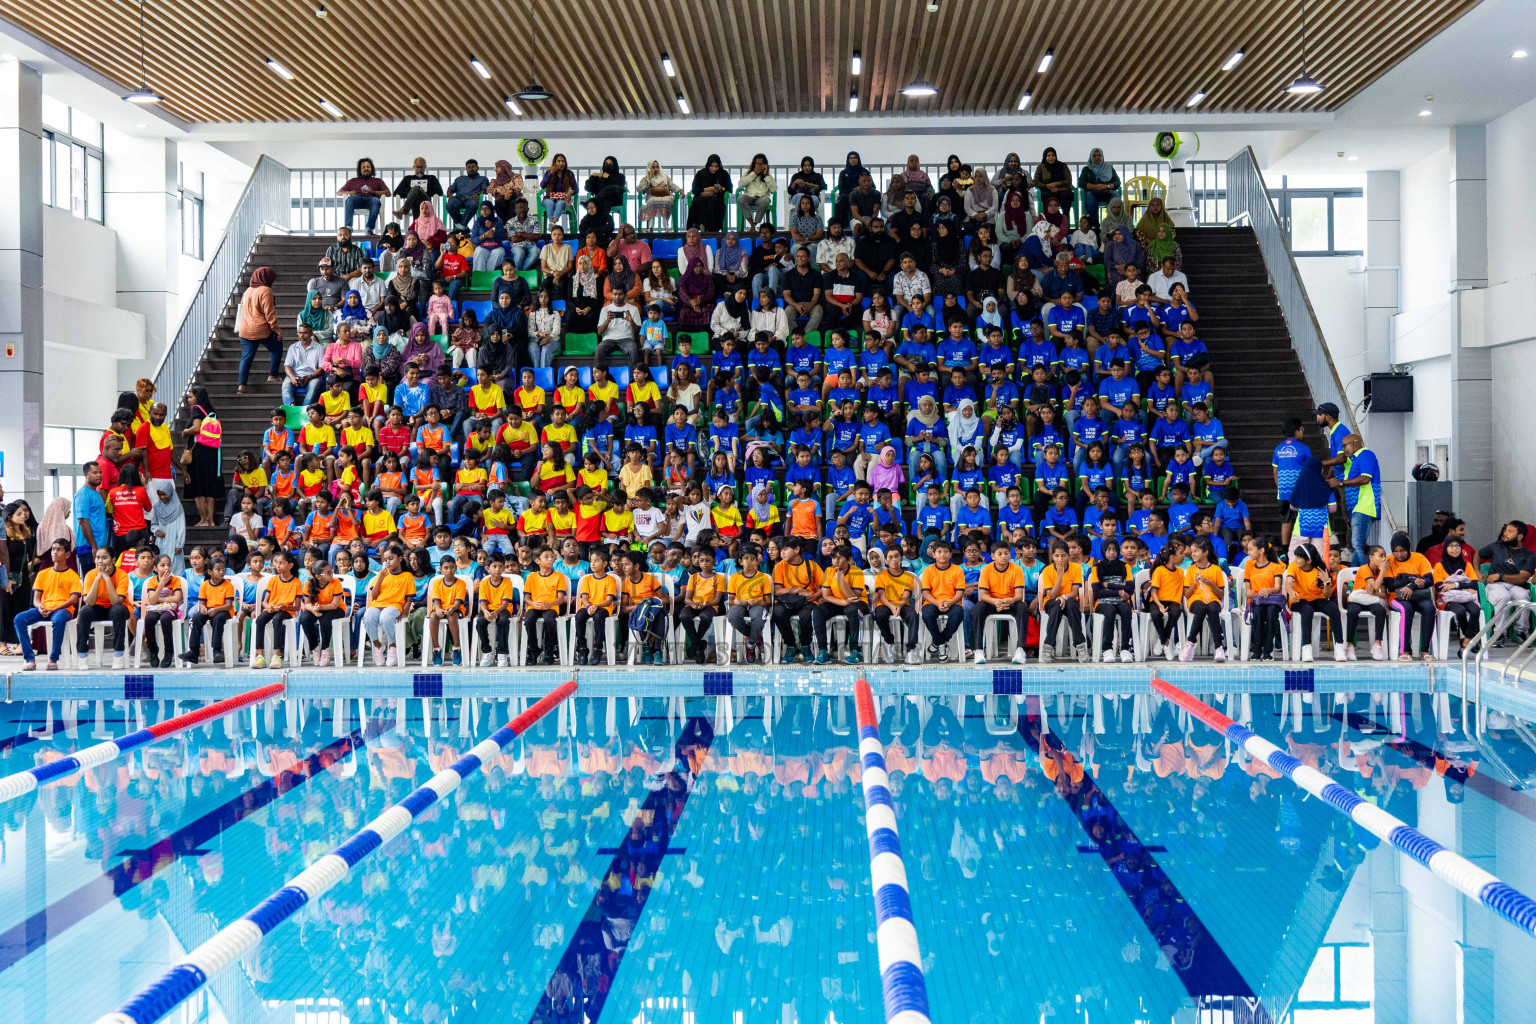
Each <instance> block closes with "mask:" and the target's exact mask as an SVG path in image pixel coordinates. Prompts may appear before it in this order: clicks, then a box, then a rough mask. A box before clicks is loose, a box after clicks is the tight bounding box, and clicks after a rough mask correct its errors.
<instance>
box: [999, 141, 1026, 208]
mask: <svg viewBox="0 0 1536 1024" xmlns="http://www.w3.org/2000/svg"><path fill="white" fill-rule="evenodd" d="M997 190H998V191H999V192H1004V193H1007V192H1027V191H1029V172H1028V171H1026V170H1025V169H1024V163H1023V161H1021V160H1020V159H1019V154H1017V153H1009V154H1008V155H1007V156H1005V157H1004V158H1003V166H1002V168H1001V169H1000V170H999V171H998V172H997ZM1028 202H1029V200H1028V199H1026V200H1025V203H1026V205H1027V204H1028Z"/></svg>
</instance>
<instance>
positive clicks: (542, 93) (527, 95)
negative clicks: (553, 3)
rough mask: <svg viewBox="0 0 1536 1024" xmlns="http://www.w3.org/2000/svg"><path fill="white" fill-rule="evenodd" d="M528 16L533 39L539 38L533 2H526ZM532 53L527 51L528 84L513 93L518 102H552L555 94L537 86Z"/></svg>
mask: <svg viewBox="0 0 1536 1024" xmlns="http://www.w3.org/2000/svg"><path fill="white" fill-rule="evenodd" d="M528 14H529V16H530V17H531V18H532V19H533V38H535V39H537V38H539V11H538V8H536V7H534V5H533V0H528ZM532 54H533V51H532V50H531V49H530V50H529V57H528V84H527V85H525V86H523V87H522V88H521V89H519V90H518V91H517V92H515V93H513V95H514V96H516V97H517V98H518V99H520V100H527V101H528V102H530V103H538V102H540V101H541V100H552V99H554V98H555V94H554V93H552V92H550V91H549V90H548V89H546V88H544V87H543V86H542V85H540V84H539V76H538V73H537V72H536V71H535V70H534V68H533V56H532Z"/></svg>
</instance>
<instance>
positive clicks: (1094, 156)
mask: <svg viewBox="0 0 1536 1024" xmlns="http://www.w3.org/2000/svg"><path fill="white" fill-rule="evenodd" d="M1077 188H1078V191H1080V192H1081V193H1082V194H1083V216H1085V217H1087V218H1088V220H1089V221H1090V222H1092V223H1093V224H1094V225H1095V226H1098V223H1099V207H1101V206H1105V205H1107V204H1108V203H1109V201H1110V200H1111V199H1113V198H1114V197H1115V195H1116V194H1118V193H1119V191H1120V175H1119V173H1118V172H1116V171H1115V168H1114V165H1113V164H1111V163H1110V162H1109V161H1108V160H1105V159H1104V151H1103V150H1102V149H1097V148H1095V149H1094V150H1093V152H1091V153H1089V154H1088V162H1087V163H1085V164H1083V169H1082V170H1081V171H1079V172H1078V174H1077ZM1099 237H1100V238H1103V237H1104V233H1103V232H1102V231H1101V232H1100V233H1099Z"/></svg>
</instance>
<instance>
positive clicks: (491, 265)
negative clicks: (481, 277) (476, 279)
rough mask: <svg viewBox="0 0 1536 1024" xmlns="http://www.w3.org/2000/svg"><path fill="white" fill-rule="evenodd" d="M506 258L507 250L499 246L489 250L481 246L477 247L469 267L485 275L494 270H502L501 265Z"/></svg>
mask: <svg viewBox="0 0 1536 1024" xmlns="http://www.w3.org/2000/svg"><path fill="white" fill-rule="evenodd" d="M506 258H507V253H506V250H505V249H503V248H502V247H501V246H499V245H498V246H496V247H495V248H494V249H487V248H486V247H485V246H483V245H481V246H476V247H475V254H474V255H473V256H472V257H470V261H469V265H470V269H472V270H475V271H478V272H480V273H482V274H483V273H486V272H488V271H492V270H500V269H501V264H502V263H503V261H505V260H506ZM516 265H517V264H515V263H514V264H513V266H516Z"/></svg>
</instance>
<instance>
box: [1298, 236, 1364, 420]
mask: <svg viewBox="0 0 1536 1024" xmlns="http://www.w3.org/2000/svg"><path fill="white" fill-rule="evenodd" d="M1361 265H1362V261H1361V259H1360V258H1359V257H1358V256H1298V257H1297V258H1296V268H1297V269H1298V270H1300V271H1301V281H1302V284H1304V285H1306V288H1307V298H1308V299H1310V300H1311V302H1312V311H1313V312H1314V313H1316V314H1317V322H1318V325H1319V326H1320V327H1322V329H1323V337H1324V338H1325V339H1327V341H1328V351H1329V354H1331V355H1332V356H1333V365H1334V367H1335V368H1336V369H1337V370H1338V371H1339V380H1341V381H1343V382H1344V394H1345V397H1346V398H1347V399H1348V400H1349V402H1350V404H1351V405H1354V404H1356V403H1358V402H1359V401H1360V398H1361V396H1362V394H1363V393H1364V392H1363V390H1362V387H1361V382H1360V381H1358V380H1356V379H1355V378H1356V377H1358V376H1360V374H1361V373H1362V372H1363V370H1364V368H1365V356H1364V352H1365V274H1363V273H1360V272H1359V270H1360V267H1361Z"/></svg>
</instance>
